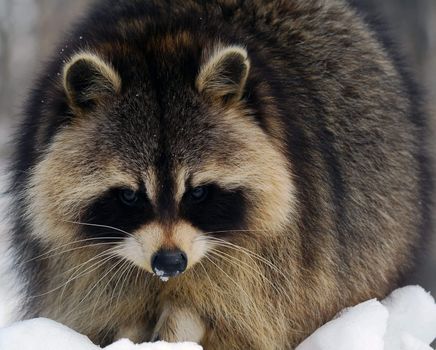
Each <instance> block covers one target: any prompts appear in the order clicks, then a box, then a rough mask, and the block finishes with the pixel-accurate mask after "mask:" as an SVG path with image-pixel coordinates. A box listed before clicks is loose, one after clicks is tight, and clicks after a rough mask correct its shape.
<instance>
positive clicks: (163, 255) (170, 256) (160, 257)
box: [151, 250, 188, 277]
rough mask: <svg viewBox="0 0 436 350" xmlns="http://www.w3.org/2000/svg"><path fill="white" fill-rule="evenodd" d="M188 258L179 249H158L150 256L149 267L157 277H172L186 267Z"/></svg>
mask: <svg viewBox="0 0 436 350" xmlns="http://www.w3.org/2000/svg"><path fill="white" fill-rule="evenodd" d="M187 263H188V258H187V257H186V254H185V253H183V252H182V251H180V250H159V251H158V252H157V253H155V254H154V255H153V256H152V258H151V267H152V268H153V271H154V273H155V274H156V275H158V276H159V277H173V276H177V275H178V274H180V273H182V272H183V271H185V269H186V265H187Z"/></svg>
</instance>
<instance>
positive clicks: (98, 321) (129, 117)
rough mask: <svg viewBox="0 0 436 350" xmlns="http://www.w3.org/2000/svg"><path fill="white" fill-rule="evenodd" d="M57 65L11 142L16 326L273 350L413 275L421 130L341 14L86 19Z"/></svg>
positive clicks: (111, 8)
mask: <svg viewBox="0 0 436 350" xmlns="http://www.w3.org/2000/svg"><path fill="white" fill-rule="evenodd" d="M59 51H60V53H59V54H58V55H56V57H55V58H54V60H53V61H52V62H51V63H50V64H49V65H48V68H47V70H46V71H45V73H44V74H43V75H42V76H41V79H40V80H39V82H38V84H36V87H35V89H34V91H33V93H32V96H31V98H30V100H29V103H28V107H27V110H26V119H25V121H24V123H23V125H22V128H21V130H20V133H19V135H18V138H17V140H18V141H17V151H16V156H15V162H14V173H13V185H12V188H11V191H12V193H13V194H14V198H15V201H14V208H15V212H14V214H15V218H16V220H15V229H14V232H13V243H14V247H15V249H16V252H17V254H16V256H17V261H18V262H19V263H20V264H19V266H20V269H21V270H20V271H21V272H22V276H23V280H24V281H25V285H26V290H25V293H26V297H27V299H26V300H27V302H26V303H25V305H24V307H23V317H26V318H27V317H36V316H45V317H49V318H52V319H55V320H58V321H60V322H63V323H64V324H66V325H68V326H70V327H72V328H74V329H76V330H77V331H79V332H82V333H84V334H86V335H88V336H89V337H90V338H91V339H92V340H93V341H95V342H96V343H99V344H107V343H110V342H111V341H113V340H114V339H116V338H119V337H124V336H128V337H130V338H131V339H132V340H135V341H149V340H153V339H163V340H168V341H180V340H192V341H197V342H200V343H201V344H202V345H203V346H204V347H205V349H291V348H293V347H295V346H296V345H297V344H298V343H299V342H301V340H302V339H304V338H305V337H306V336H307V335H308V334H310V333H311V332H313V331H314V330H315V329H316V328H317V327H319V326H320V325H321V324H322V323H324V322H325V321H327V320H329V319H331V318H332V317H333V316H334V315H335V313H337V312H338V311H339V310H340V309H342V308H344V307H346V306H350V305H353V304H356V303H358V302H360V301H363V300H365V299H368V298H373V297H383V296H384V295H386V294H387V293H388V292H389V291H390V290H392V289H393V288H394V287H395V286H397V285H398V283H399V282H400V281H401V279H402V278H403V277H404V276H405V274H406V273H407V271H409V269H410V267H411V266H412V265H413V260H414V256H415V252H416V251H417V249H418V248H419V247H420V245H421V244H422V237H424V235H425V232H426V231H427V230H428V226H429V198H430V186H429V184H430V181H429V171H428V164H427V161H428V160H427V156H426V151H425V141H426V136H425V127H426V116H425V113H424V112H423V111H422V110H421V107H420V105H419V99H418V97H417V96H416V95H415V94H414V92H413V86H412V85H411V83H410V81H409V79H408V78H407V77H406V76H405V75H404V74H403V73H402V70H401V69H400V68H399V66H398V65H397V64H396V63H395V61H394V60H393V58H392V57H391V56H390V54H389V52H388V50H387V49H386V48H385V47H384V46H383V45H382V43H380V42H379V41H378V40H377V36H376V35H375V34H374V33H373V32H372V31H371V30H370V29H369V28H368V27H367V26H366V25H365V23H364V22H363V21H362V19H361V18H360V17H359V16H358V15H357V14H356V13H355V12H354V11H353V10H352V9H351V8H350V7H349V6H348V5H346V4H345V3H344V2H343V1H341V0H325V1H321V0H291V1H278V0H277V1H267V0H245V1H237V0H214V1H212V0H211V1H200V0H198V1H194V0H172V1H163V0H159V1H157V0H149V1H146V0H141V1H139V0H123V1H117V2H110V1H101V2H99V3H98V4H97V5H95V6H94V8H93V9H92V10H91V11H90V14H89V15H88V16H87V17H86V18H85V19H84V20H83V21H82V22H81V23H79V24H78V25H77V27H76V28H75V30H74V31H73V32H72V33H71V35H69V36H68V37H67V38H66V40H65V41H64V44H63V46H62V47H61V48H60V50H59ZM156 275H157V276H156ZM159 277H160V278H159ZM161 279H162V280H166V279H169V280H168V281H167V282H164V281H162V280H161Z"/></svg>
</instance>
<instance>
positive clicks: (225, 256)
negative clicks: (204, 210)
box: [209, 248, 291, 300]
mask: <svg viewBox="0 0 436 350" xmlns="http://www.w3.org/2000/svg"><path fill="white" fill-rule="evenodd" d="M209 252H211V253H212V254H213V253H215V254H217V255H220V256H221V258H223V259H224V260H226V261H228V262H230V263H232V264H233V265H235V266H238V267H239V268H241V264H242V265H245V266H246V267H247V268H248V269H249V270H251V271H253V272H251V271H248V270H247V269H244V271H245V272H247V273H249V274H250V275H251V276H253V277H255V278H256V280H257V281H258V282H262V281H260V280H259V279H258V278H257V275H258V276H260V278H261V279H262V280H263V281H265V282H267V283H268V284H269V285H270V286H271V287H272V288H273V289H274V290H275V291H276V292H277V293H278V295H286V297H287V299H289V300H291V298H290V296H289V295H288V293H289V291H287V290H284V288H283V287H282V286H281V284H279V286H281V287H280V288H279V287H278V286H277V285H276V283H274V282H272V281H271V280H270V279H269V278H268V277H267V276H266V275H265V273H263V272H262V271H260V270H258V269H255V268H254V267H253V266H252V265H250V264H248V263H247V262H246V261H243V260H241V259H238V258H237V257H235V256H232V255H230V254H227V253H225V252H223V251H221V250H217V249H214V248H212V249H211V250H209ZM248 258H249V259H250V260H251V261H253V263H254V264H255V265H257V264H256V262H255V260H253V259H252V258H251V257H250V256H249V257H248ZM254 273H256V274H254ZM264 289H265V288H264Z"/></svg>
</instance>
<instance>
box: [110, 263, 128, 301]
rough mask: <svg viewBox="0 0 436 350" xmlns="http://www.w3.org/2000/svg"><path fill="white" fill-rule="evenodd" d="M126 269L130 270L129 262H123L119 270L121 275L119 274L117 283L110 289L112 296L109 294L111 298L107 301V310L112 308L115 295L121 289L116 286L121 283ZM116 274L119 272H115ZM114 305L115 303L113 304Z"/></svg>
mask: <svg viewBox="0 0 436 350" xmlns="http://www.w3.org/2000/svg"><path fill="white" fill-rule="evenodd" d="M128 268H130V262H129V261H128V260H125V261H124V264H122V265H121V269H120V270H121V273H120V274H119V276H118V278H117V281H116V283H115V285H114V287H113V288H112V294H111V297H110V299H109V308H110V307H111V306H112V302H113V301H114V300H115V295H116V294H117V292H118V291H119V290H120V289H121V287H120V288H118V285H119V283H120V282H121V281H123V278H124V276H125V272H126V269H128ZM118 273H119V271H118V272H117V274H118ZM118 295H119V293H118ZM115 305H116V303H115Z"/></svg>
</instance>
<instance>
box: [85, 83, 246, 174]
mask: <svg viewBox="0 0 436 350" xmlns="http://www.w3.org/2000/svg"><path fill="white" fill-rule="evenodd" d="M152 96H153V95H152V94H151V93H150V91H145V90H136V89H132V90H131V91H130V92H128V95H127V96H124V97H123V98H122V99H121V100H120V101H118V102H116V103H114V104H113V105H112V106H107V108H106V109H105V110H104V111H100V113H101V116H99V117H98V118H95V120H91V119H92V118H90V120H89V121H88V123H89V125H91V127H90V128H89V129H90V134H91V135H92V136H90V138H91V139H92V140H93V141H92V144H91V149H92V148H99V149H100V148H101V146H100V145H102V144H104V145H106V147H107V151H108V152H112V153H113V155H114V156H116V157H118V158H119V159H120V160H121V161H122V162H123V163H126V166H128V167H130V166H129V165H128V164H132V165H134V166H136V167H142V168H143V167H148V166H157V167H158V168H161V167H162V166H163V165H165V164H168V165H171V166H173V167H177V166H182V165H183V166H189V167H192V168H195V167H198V166H200V165H201V164H203V163H210V162H211V161H219V162H220V163H223V164H225V160H226V159H229V158H231V157H232V155H235V156H237V155H238V154H239V153H240V152H243V150H244V148H245V143H244V142H242V141H241V138H240V137H238V136H240V135H238V134H239V131H238V130H236V129H235V128H236V127H237V123H236V125H232V124H231V123H228V122H226V120H225V118H224V117H223V115H222V114H220V112H222V111H219V110H215V109H214V108H210V107H208V106H204V105H202V104H201V101H196V99H195V96H189V94H188V93H185V94H184V93H183V92H181V93H179V94H178V96H177V98H176V96H174V100H175V101H174V102H173V103H170V102H169V101H168V100H160V101H158V100H156V97H154V98H152ZM171 100H172V99H171ZM176 101H177V102H176ZM222 113H223V114H225V112H222ZM227 113H228V114H232V115H234V117H235V118H237V117H238V116H237V114H238V112H237V111H230V112H227ZM85 124H86V122H85ZM87 127H88V126H86V125H85V126H84V128H85V129H86V128H87ZM97 130H98V132H97V133H95V131H97ZM93 145H94V146H93ZM91 151H93V150H91Z"/></svg>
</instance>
